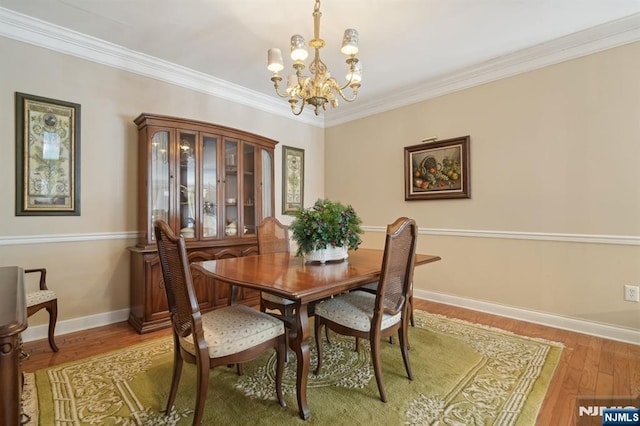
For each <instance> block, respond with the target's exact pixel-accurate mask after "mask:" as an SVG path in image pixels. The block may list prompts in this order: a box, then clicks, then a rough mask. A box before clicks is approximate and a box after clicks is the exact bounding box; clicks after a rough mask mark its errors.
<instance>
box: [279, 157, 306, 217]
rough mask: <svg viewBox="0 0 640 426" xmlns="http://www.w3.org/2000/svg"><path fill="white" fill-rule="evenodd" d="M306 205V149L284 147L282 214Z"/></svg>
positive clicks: (290, 212)
mask: <svg viewBox="0 0 640 426" xmlns="http://www.w3.org/2000/svg"><path fill="white" fill-rule="evenodd" d="M303 206H304V149H301V148H294V147H291V146H283V147H282V214H288V215H293V214H294V213H295V212H296V211H297V210H299V209H301V208H302V207H303Z"/></svg>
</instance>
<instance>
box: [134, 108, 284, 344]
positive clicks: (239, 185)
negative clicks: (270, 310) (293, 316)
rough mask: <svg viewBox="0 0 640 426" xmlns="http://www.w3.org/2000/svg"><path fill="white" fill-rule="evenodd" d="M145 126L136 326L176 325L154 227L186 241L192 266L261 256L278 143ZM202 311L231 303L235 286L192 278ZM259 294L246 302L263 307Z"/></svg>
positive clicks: (230, 133)
mask: <svg viewBox="0 0 640 426" xmlns="http://www.w3.org/2000/svg"><path fill="white" fill-rule="evenodd" d="M134 122H135V124H136V125H137V126H138V194H139V198H138V228H139V229H138V231H139V237H138V243H137V245H136V246H135V247H130V248H129V251H130V253H131V313H130V315H129V323H130V324H132V325H133V326H134V327H135V328H136V330H138V332H140V333H144V332H147V331H151V330H155V329H158V328H163V327H166V326H168V325H169V312H168V307H167V300H166V296H165V292H164V287H163V285H164V284H163V280H162V271H161V269H160V264H159V259H158V256H157V251H156V243H155V239H154V235H153V222H154V220H157V219H162V220H164V221H166V222H167V223H168V224H169V225H170V226H171V228H172V229H173V231H174V232H175V233H176V234H180V235H182V236H183V237H184V239H185V242H186V245H187V254H188V256H189V259H190V261H192V262H195V261H201V260H210V259H215V258H218V257H226V256H243V255H248V254H251V253H253V252H255V247H256V245H257V240H256V225H258V224H259V223H260V222H261V221H262V219H263V218H265V217H267V216H273V214H274V184H273V180H274V170H273V169H274V162H273V158H274V157H273V155H274V150H275V145H276V144H277V142H276V141H274V140H271V139H267V138H264V137H261V136H258V135H254V134H251V133H247V132H243V131H240V130H236V129H231V128H228V127H223V126H218V125H215V124H210V123H205V122H201V121H195V120H188V119H183V118H176V117H167V116H162V115H156V114H146V113H145V114H141V115H140V116H139V117H138V118H136V119H135V120H134ZM193 279H194V286H195V289H196V295H197V298H198V301H199V303H200V309H201V310H202V311H208V310H211V309H215V308H217V307H220V306H225V305H226V304H227V303H228V294H229V286H228V285H227V284H223V283H216V282H212V281H211V279H209V278H205V277H203V276H201V275H199V274H197V273H194V275H193ZM258 297H259V294H258V293H257V292H245V293H242V294H241V295H240V300H239V301H240V302H241V303H246V304H254V303H258V300H259V299H258Z"/></svg>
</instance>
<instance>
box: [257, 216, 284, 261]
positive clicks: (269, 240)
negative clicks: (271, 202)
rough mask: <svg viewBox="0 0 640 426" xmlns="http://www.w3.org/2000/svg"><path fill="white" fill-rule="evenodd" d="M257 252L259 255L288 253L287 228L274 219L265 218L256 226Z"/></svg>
mask: <svg viewBox="0 0 640 426" xmlns="http://www.w3.org/2000/svg"><path fill="white" fill-rule="evenodd" d="M258 250H259V252H260V254H266V253H285V252H288V251H289V228H288V227H287V226H286V225H283V224H282V223H280V221H279V220H278V219H276V218H275V217H272V216H269V217H266V218H265V219H264V220H263V221H262V223H261V224H260V225H258Z"/></svg>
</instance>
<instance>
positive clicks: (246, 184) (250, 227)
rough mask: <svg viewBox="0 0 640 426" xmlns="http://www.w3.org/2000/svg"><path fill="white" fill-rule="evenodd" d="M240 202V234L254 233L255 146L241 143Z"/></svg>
mask: <svg viewBox="0 0 640 426" xmlns="http://www.w3.org/2000/svg"><path fill="white" fill-rule="evenodd" d="M242 165H243V169H242V170H243V174H242V202H243V222H244V223H243V225H244V226H243V228H242V235H256V188H257V187H258V183H257V181H256V178H257V176H256V173H255V171H256V147H255V146H254V145H251V144H248V143H244V144H242Z"/></svg>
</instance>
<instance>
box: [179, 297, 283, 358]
mask: <svg viewBox="0 0 640 426" xmlns="http://www.w3.org/2000/svg"><path fill="white" fill-rule="evenodd" d="M202 329H203V331H204V341H205V343H206V345H207V348H208V351H209V357H210V358H220V357H223V356H227V355H232V354H235V353H238V352H242V351H243V350H245V349H247V348H251V347H253V346H256V345H259V344H261V343H263V342H266V341H268V340H271V339H273V338H274V337H277V336H280V335H282V334H284V324H283V322H282V321H280V320H279V319H278V318H274V317H272V316H269V315H264V314H262V313H260V312H258V311H256V310H254V309H251V308H249V307H248V306H244V305H233V306H229V307H225V308H222V309H218V310H215V311H211V312H207V313H206V314H203V315H202ZM180 346H182V347H183V348H184V349H185V350H186V351H187V352H189V353H191V354H193V355H194V356H195V354H196V352H195V347H194V345H193V334H190V335H188V336H186V337H181V338H180Z"/></svg>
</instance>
